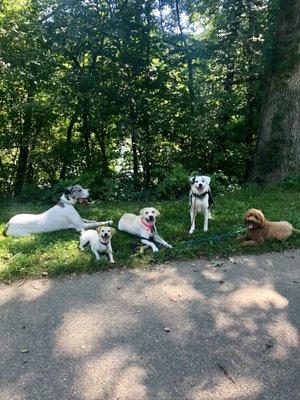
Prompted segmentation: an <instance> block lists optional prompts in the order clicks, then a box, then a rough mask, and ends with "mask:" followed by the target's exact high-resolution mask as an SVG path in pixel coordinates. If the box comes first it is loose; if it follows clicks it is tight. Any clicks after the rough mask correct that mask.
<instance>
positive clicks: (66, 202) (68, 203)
mask: <svg viewBox="0 0 300 400" xmlns="http://www.w3.org/2000/svg"><path fill="white" fill-rule="evenodd" d="M62 197H63V196H62ZM62 197H61V198H60V199H59V202H58V205H59V206H60V207H64V206H65V204H67V205H69V206H74V205H75V204H76V201H75V203H74V202H72V201H68V200H67V199H66V198H62Z"/></svg>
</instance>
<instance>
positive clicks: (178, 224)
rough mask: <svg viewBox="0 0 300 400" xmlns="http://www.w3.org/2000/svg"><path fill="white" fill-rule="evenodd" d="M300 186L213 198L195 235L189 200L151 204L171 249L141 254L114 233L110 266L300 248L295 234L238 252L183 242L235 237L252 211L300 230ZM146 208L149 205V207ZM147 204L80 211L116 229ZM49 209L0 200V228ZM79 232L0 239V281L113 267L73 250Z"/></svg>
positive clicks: (228, 244) (229, 244)
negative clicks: (205, 229) (206, 228)
mask: <svg viewBox="0 0 300 400" xmlns="http://www.w3.org/2000/svg"><path fill="white" fill-rule="evenodd" d="M299 192H300V187H299V185H297V184H296V185H291V186H289V185H287V184H282V185H277V186H268V187H265V188H258V187H256V186H253V187H246V188H244V189H241V190H240V191H237V192H235V193H228V194H226V195H223V196H221V195H215V204H214V207H213V210H212V212H213V217H214V219H213V220H212V221H211V222H210V225H209V231H208V232H207V233H204V232H203V231H202V224H203V221H202V217H201V216H198V218H197V221H196V231H195V233H194V234H193V235H189V234H188V228H189V210H188V199H187V198H186V199H182V200H173V201H162V202H154V203H155V204H150V205H155V207H157V208H158V209H159V210H160V211H161V214H162V216H161V217H160V218H159V219H158V221H157V227H158V232H159V234H160V235H161V236H162V237H164V238H165V239H166V240H167V241H168V242H169V243H171V244H173V246H174V248H173V249H162V250H161V251H160V252H159V253H152V252H145V253H143V254H142V253H140V252H139V251H137V250H136V248H134V247H135V245H138V244H139V243H140V242H139V240H138V239H137V238H135V237H133V236H130V235H127V234H125V233H122V232H118V233H117V234H116V236H114V238H113V241H112V246H113V250H114V254H115V260H116V264H115V265H114V267H129V268H130V267H140V266H144V265H147V264H149V263H156V262H164V261H170V260H187V259H190V260H191V259H195V258H198V257H205V258H212V257H217V256H222V257H228V256H230V255H233V254H241V253H261V252H267V251H284V250H287V249H292V248H300V235H299V234H298V233H294V234H293V235H292V237H291V238H289V239H287V240H285V241H283V242H276V241H272V240H271V241H268V242H266V243H265V244H263V245H262V246H257V247H247V248H246V247H245V248H242V247H240V246H239V245H238V244H236V243H235V241H234V238H233V237H226V238H222V239H221V240H207V241H205V242H199V243H187V242H185V241H187V240H189V239H203V238H209V237H212V236H215V235H222V234H224V233H228V232H234V231H236V230H238V229H240V228H242V227H243V214H244V212H245V211H246V210H247V209H248V208H250V207H255V208H259V209H261V210H263V212H264V213H265V215H266V216H267V218H268V219H270V220H288V221H290V222H291V223H292V224H293V225H294V226H295V227H296V228H300V196H299ZM147 205H148V204H147ZM144 206H146V204H145V203H119V204H111V203H104V202H99V203H95V204H93V205H92V206H89V207H82V206H78V210H79V212H80V214H81V215H82V217H83V218H89V219H96V220H105V219H110V218H111V219H113V220H114V226H116V225H117V221H118V219H119V218H120V216H121V215H122V214H123V213H124V212H134V213H138V211H139V209H140V208H142V207H144ZM48 207H49V205H45V204H33V203H26V204H21V203H12V202H10V201H3V202H2V203H1V205H0V208H1V210H0V223H1V224H0V229H1V230H2V229H3V228H4V225H5V223H6V222H7V221H8V220H9V218H10V217H12V216H13V215H15V214H17V213H20V212H32V213H38V212H42V211H44V210H45V209H47V208H48ZM78 237H79V234H78V232H76V231H74V230H66V231H59V232H54V233H45V234H40V235H32V236H30V237H25V238H11V237H9V238H7V237H3V236H0V279H1V280H4V281H9V280H13V279H17V278H23V277H38V276H41V275H45V274H47V275H48V276H50V277H53V276H58V275H68V274H71V273H76V274H77V273H83V272H87V273H91V272H93V271H97V270H101V269H107V268H111V267H112V264H110V263H109V262H108V261H107V260H106V257H104V256H103V259H101V261H100V262H97V261H95V258H94V256H93V255H92V253H91V252H90V251H86V252H83V253H82V252H79V250H78V249H77V243H78Z"/></svg>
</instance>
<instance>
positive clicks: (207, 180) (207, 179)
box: [205, 176, 210, 185]
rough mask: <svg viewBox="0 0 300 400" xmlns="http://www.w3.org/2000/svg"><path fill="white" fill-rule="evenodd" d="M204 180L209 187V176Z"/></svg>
mask: <svg viewBox="0 0 300 400" xmlns="http://www.w3.org/2000/svg"><path fill="white" fill-rule="evenodd" d="M205 180H206V182H207V184H208V185H210V177H209V176H205Z"/></svg>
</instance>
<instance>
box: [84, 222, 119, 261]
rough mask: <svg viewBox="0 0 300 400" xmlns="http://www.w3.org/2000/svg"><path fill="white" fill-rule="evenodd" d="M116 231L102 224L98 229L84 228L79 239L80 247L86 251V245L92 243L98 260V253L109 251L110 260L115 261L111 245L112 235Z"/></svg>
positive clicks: (92, 248) (91, 245)
mask: <svg viewBox="0 0 300 400" xmlns="http://www.w3.org/2000/svg"><path fill="white" fill-rule="evenodd" d="M115 233H116V230H115V229H114V228H111V227H109V226H102V227H99V228H97V229H96V230H93V229H88V230H87V231H85V230H84V229H82V231H81V235H80V239H79V246H78V247H79V249H80V250H82V251H84V246H85V245H86V244H88V243H89V244H90V247H91V250H92V252H93V253H94V254H95V257H96V260H100V257H99V254H98V253H107V254H108V257H109V261H110V262H111V263H114V262H115V260H114V257H113V251H112V247H111V237H112V235H114V234H115Z"/></svg>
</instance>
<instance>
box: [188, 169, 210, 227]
mask: <svg viewBox="0 0 300 400" xmlns="http://www.w3.org/2000/svg"><path fill="white" fill-rule="evenodd" d="M189 182H190V184H191V190H190V216H191V228H190V231H189V233H194V231H195V220H196V216H197V214H198V213H201V214H203V216H204V224H203V230H204V232H207V230H208V220H209V219H210V218H211V214H210V211H209V202H208V195H206V196H205V197H204V198H203V199H200V198H199V197H196V196H193V194H195V195H197V196H201V194H203V193H205V192H208V191H210V186H209V185H210V177H209V176H205V175H201V176H200V175H199V176H192V177H190V178H189Z"/></svg>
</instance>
